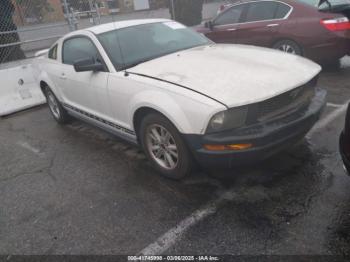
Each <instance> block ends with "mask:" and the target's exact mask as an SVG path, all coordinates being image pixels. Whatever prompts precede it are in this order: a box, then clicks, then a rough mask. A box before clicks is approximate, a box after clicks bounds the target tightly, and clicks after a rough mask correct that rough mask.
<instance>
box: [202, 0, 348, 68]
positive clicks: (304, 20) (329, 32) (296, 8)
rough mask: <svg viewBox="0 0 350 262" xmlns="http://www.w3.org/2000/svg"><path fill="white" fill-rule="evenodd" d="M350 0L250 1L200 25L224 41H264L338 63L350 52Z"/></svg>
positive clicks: (238, 2) (290, 51)
mask: <svg viewBox="0 0 350 262" xmlns="http://www.w3.org/2000/svg"><path fill="white" fill-rule="evenodd" d="M349 19H350V0H328V1H325V0H321V1H319V0H281V1H277V0H276V1H275V0H260V1H253V0H244V1H237V2H234V3H233V4H231V5H228V6H226V9H225V10H223V11H222V12H221V13H220V14H218V16H217V17H216V18H215V19H213V20H212V21H208V22H206V23H204V24H203V25H201V26H198V27H196V30H197V31H198V32H201V33H203V34H205V35H206V36H207V37H208V38H210V39H212V40H213V41H214V42H218V43H235V44H248V45H258V46H264V47H271V48H275V49H279V50H282V51H285V52H288V53H294V54H298V55H303V56H305V57H308V58H310V59H312V60H315V61H317V62H321V63H324V62H327V63H328V62H333V61H336V60H338V59H339V58H341V57H343V56H345V55H347V54H350V21H349Z"/></svg>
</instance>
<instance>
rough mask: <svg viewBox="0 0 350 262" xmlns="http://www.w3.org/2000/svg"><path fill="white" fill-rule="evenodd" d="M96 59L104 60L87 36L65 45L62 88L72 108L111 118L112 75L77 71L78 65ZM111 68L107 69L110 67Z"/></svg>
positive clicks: (67, 102)
mask: <svg viewBox="0 0 350 262" xmlns="http://www.w3.org/2000/svg"><path fill="white" fill-rule="evenodd" d="M86 58H94V59H96V60H99V61H100V62H101V63H102V64H104V61H103V59H102V57H101V55H100V53H99V52H98V50H97V47H96V46H95V44H94V43H93V41H92V40H91V39H90V38H89V37H87V36H74V37H72V38H68V39H66V40H65V41H64V42H63V46H62V67H61V71H60V72H59V78H60V87H61V91H62V94H63V96H64V101H65V102H66V104H68V106H70V107H74V108H75V109H78V110H82V111H84V112H85V113H90V114H93V115H98V116H101V117H103V116H105V117H106V116H111V112H110V107H109V104H108V103H107V101H108V94H107V84H108V78H109V72H107V70H106V72H92V71H88V72H76V71H75V69H74V66H73V64H74V62H76V61H77V60H80V59H86ZM106 68H107V67H106Z"/></svg>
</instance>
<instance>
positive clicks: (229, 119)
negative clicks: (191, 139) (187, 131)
mask: <svg viewBox="0 0 350 262" xmlns="http://www.w3.org/2000/svg"><path fill="white" fill-rule="evenodd" d="M247 113H248V107H246V106H242V107H237V108H232V109H229V110H226V111H222V112H219V113H217V114H215V115H214V116H213V117H212V118H211V119H210V121H209V125H208V127H207V133H214V132H219V131H223V130H229V129H233V128H237V127H241V126H243V125H244V124H245V122H246V118H247Z"/></svg>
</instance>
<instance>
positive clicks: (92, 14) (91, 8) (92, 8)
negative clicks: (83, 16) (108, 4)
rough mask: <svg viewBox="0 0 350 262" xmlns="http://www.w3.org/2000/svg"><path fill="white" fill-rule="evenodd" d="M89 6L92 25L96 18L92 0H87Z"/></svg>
mask: <svg viewBox="0 0 350 262" xmlns="http://www.w3.org/2000/svg"><path fill="white" fill-rule="evenodd" d="M89 8H90V14H91V18H92V23H93V25H96V19H95V15H94V13H93V11H94V5H93V3H92V0H89Z"/></svg>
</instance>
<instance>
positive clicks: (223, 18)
mask: <svg viewBox="0 0 350 262" xmlns="http://www.w3.org/2000/svg"><path fill="white" fill-rule="evenodd" d="M245 6H246V5H239V6H234V7H231V8H230V9H228V10H226V11H225V12H223V13H222V14H221V15H219V16H218V18H216V19H215V21H214V24H215V25H229V24H237V23H239V22H240V21H241V17H242V14H243V11H244V8H245Z"/></svg>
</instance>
